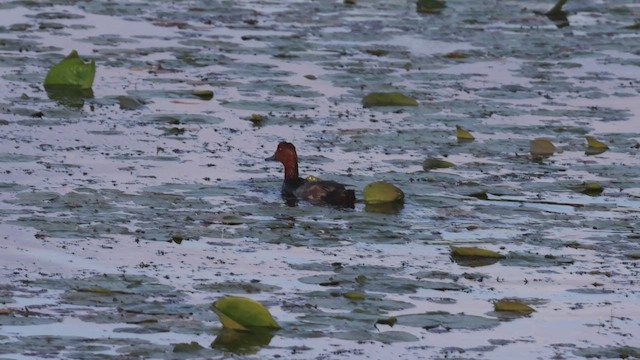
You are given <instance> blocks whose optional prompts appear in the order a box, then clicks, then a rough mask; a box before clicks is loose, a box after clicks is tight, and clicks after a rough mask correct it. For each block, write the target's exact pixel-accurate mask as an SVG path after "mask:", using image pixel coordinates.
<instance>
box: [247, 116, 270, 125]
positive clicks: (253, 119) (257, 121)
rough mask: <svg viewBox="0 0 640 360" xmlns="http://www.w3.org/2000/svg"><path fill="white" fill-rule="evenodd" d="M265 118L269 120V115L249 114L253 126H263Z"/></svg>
mask: <svg viewBox="0 0 640 360" xmlns="http://www.w3.org/2000/svg"><path fill="white" fill-rule="evenodd" d="M265 120H267V117H266V116H264V115H260V114H251V116H249V121H251V123H252V124H253V126H262V124H264V121H265Z"/></svg>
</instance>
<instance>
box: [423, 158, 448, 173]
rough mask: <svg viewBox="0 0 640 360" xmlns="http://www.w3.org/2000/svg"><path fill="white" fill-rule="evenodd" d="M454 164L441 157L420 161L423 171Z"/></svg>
mask: <svg viewBox="0 0 640 360" xmlns="http://www.w3.org/2000/svg"><path fill="white" fill-rule="evenodd" d="M454 166H456V164H454V163H452V162H450V161H447V160H442V159H435V158H429V159H426V160H425V161H424V163H422V168H423V169H424V171H429V170H433V169H447V168H451V167H454Z"/></svg>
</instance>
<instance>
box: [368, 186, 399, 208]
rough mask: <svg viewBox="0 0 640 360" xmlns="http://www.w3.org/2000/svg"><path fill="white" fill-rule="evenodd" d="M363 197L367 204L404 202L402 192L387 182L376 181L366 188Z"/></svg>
mask: <svg viewBox="0 0 640 360" xmlns="http://www.w3.org/2000/svg"><path fill="white" fill-rule="evenodd" d="M363 195H364V201H365V202H366V203H367V204H381V203H392V202H402V201H403V200H404V193H403V192H402V190H400V189H399V188H398V187H397V186H395V185H393V184H391V183H388V182H386V181H376V182H373V183H371V184H369V185H367V186H365V188H364V190H363Z"/></svg>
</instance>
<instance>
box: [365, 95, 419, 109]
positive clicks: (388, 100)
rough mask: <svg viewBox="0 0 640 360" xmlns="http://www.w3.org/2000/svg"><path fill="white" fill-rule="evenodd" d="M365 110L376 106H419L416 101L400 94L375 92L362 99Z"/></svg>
mask: <svg viewBox="0 0 640 360" xmlns="http://www.w3.org/2000/svg"><path fill="white" fill-rule="evenodd" d="M362 106H363V107H365V108H369V107H374V106H418V102H417V101H416V99H414V98H412V97H410V96H407V95H405V94H402V93H399V92H389V93H382V92H374V93H371V94H368V95H367V96H365V97H364V98H362Z"/></svg>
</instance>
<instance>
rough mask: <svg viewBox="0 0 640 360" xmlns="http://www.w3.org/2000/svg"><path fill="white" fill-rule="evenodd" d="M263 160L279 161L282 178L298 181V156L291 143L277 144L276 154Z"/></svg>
mask: <svg viewBox="0 0 640 360" xmlns="http://www.w3.org/2000/svg"><path fill="white" fill-rule="evenodd" d="M265 160H268V161H280V162H281V163H282V164H283V165H284V178H285V179H292V180H297V179H298V154H297V153H296V147H295V146H293V144H292V143H290V142H286V141H283V142H281V143H279V144H278V148H277V149H276V153H275V154H273V156H270V157H268V158H266V159H265Z"/></svg>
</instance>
